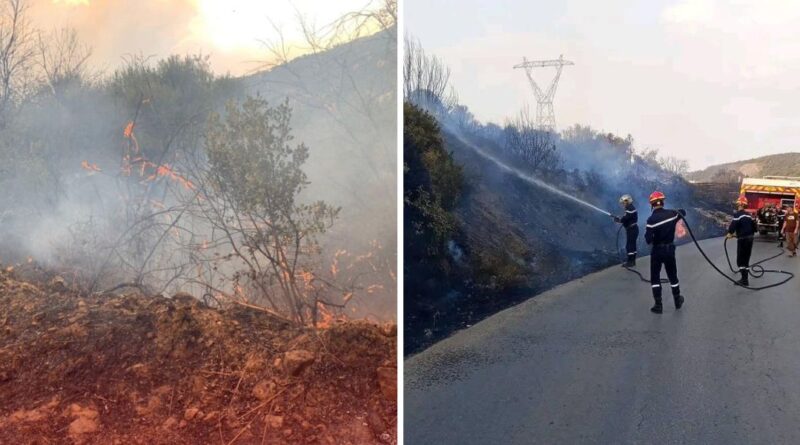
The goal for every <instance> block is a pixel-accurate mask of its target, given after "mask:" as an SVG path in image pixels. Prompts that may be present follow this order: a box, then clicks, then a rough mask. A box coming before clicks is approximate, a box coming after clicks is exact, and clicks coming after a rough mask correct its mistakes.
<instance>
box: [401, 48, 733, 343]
mask: <svg viewBox="0 0 800 445" xmlns="http://www.w3.org/2000/svg"><path fill="white" fill-rule="evenodd" d="M407 40H409V41H410V42H411V44H410V45H409V47H410V48H412V54H407V55H406V58H405V64H406V66H404V68H403V71H404V73H406V76H405V78H404V80H405V82H406V85H405V87H404V94H405V97H404V100H405V115H404V122H405V127H404V147H403V150H404V154H405V157H404V227H405V238H404V241H405V250H404V256H405V264H404V268H405V271H404V274H405V275H404V276H405V320H406V323H405V326H404V329H405V335H406V336H405V339H406V340H405V345H406V349H405V351H404V352H405V353H406V354H409V353H413V352H416V351H418V350H420V349H422V348H424V347H426V346H428V345H430V344H431V343H433V342H435V341H437V340H439V339H442V338H444V337H446V336H448V335H449V334H450V333H452V332H453V331H454V330H457V329H461V328H464V327H468V326H470V325H472V324H474V323H476V322H478V321H480V320H481V319H482V318H484V317H486V316H488V315H491V314H493V313H495V312H497V311H499V310H501V309H503V308H505V307H508V306H510V305H513V304H515V303H517V302H520V301H522V300H524V299H527V298H530V297H531V296H533V295H536V294H537V293H539V292H542V291H544V290H547V289H549V288H551V287H553V286H555V285H557V284H560V283H563V282H565V281H569V280H571V279H574V278H577V277H580V276H582V275H584V274H587V273H590V272H593V271H596V270H598V269H600V268H603V267H607V266H610V265H612V264H615V263H617V262H618V261H619V258H620V257H619V252H618V250H617V246H615V245H614V241H615V235H616V229H617V228H618V226H617V225H615V224H614V223H613V222H612V221H611V220H610V218H609V217H608V216H605V215H603V214H601V213H598V212H593V211H591V210H588V209H586V208H584V207H582V206H579V205H577V204H574V203H572V202H570V201H568V200H565V199H563V198H559V197H558V196H557V195H555V194H551V193H549V192H547V191H546V190H544V189H542V188H538V187H536V186H533V185H531V184H529V183H527V182H525V181H523V180H521V179H519V178H517V177H515V176H514V175H511V174H509V173H508V172H506V171H504V170H503V169H501V168H499V167H498V166H496V165H495V164H493V163H492V162H490V161H488V160H487V159H486V158H484V157H482V156H480V155H479V154H477V152H476V151H475V150H474V149H473V148H472V147H471V146H476V147H479V148H480V149H481V150H484V151H485V152H487V153H489V154H490V155H491V156H493V157H495V158H497V159H499V160H501V161H502V162H504V163H506V164H507V165H513V166H515V167H516V168H518V169H521V170H523V171H524V172H525V173H526V174H529V175H531V176H533V177H535V178H538V179H540V180H542V181H544V182H546V183H549V184H552V185H554V186H556V187H557V188H559V189H561V190H563V191H565V192H567V193H569V194H572V195H574V196H576V197H578V198H580V199H583V200H585V201H588V202H590V203H592V204H595V205H597V206H599V207H601V208H604V209H608V210H609V211H611V212H612V213H619V212H620V210H619V205H618V203H617V200H618V198H619V196H620V195H622V194H623V193H629V194H631V195H633V197H634V199H635V201H636V204H637V207H638V208H639V209H640V210H641V216H640V222H641V221H642V220H643V219H644V218H645V217H646V215H647V214H648V205H647V201H646V199H647V195H648V194H649V193H650V192H651V191H652V190H655V189H659V190H661V191H663V192H664V193H666V195H667V196H668V197H669V206H670V207H675V208H679V207H684V208H686V209H687V210H688V211H689V220H690V221H691V222H692V225H693V229H694V231H695V233H696V234H699V236H701V237H702V236H711V235H716V234H720V233H721V228H720V227H719V226H718V225H717V224H716V223H715V222H714V220H713V218H709V217H708V213H707V212H706V209H704V208H703V206H702V204H701V203H698V202H697V200H696V199H695V196H694V189H693V188H692V186H691V185H690V184H689V183H688V182H687V181H686V180H684V179H683V178H682V176H681V175H682V174H683V173H685V171H686V163H685V162H684V161H680V160H677V159H674V158H671V157H663V156H659V153H658V151H657V150H655V149H637V148H636V146H635V144H634V140H633V138H632V137H631V136H630V135H628V136H626V137H620V136H617V135H614V134H611V133H603V132H600V131H597V130H595V129H593V128H591V127H588V126H582V125H575V126H572V127H570V128H567V129H564V130H563V131H561V132H560V133H558V134H555V133H549V132H544V131H540V130H539V129H538V128H537V127H536V126H535V124H534V122H533V119H532V118H531V116H530V112H529V111H528V110H527V109H523V110H521V111H520V112H519V113H518V114H517V115H516V116H514V117H512V118H510V119H508V120H507V121H506V122H504V123H503V124H502V125H498V124H494V123H483V122H480V121H478V120H476V119H475V118H474V116H473V115H472V113H471V112H470V110H469V108H468V107H467V106H465V105H463V104H460V103H458V100H457V94H456V92H455V91H454V89H453V88H452V87H451V86H450V84H449V71H448V69H447V66H446V65H445V64H444V62H443V61H442V60H440V59H438V58H436V57H435V56H432V55H429V54H426V53H425V51H424V50H423V49H422V47H421V45H420V44H419V43H418V42H415V41H413V40H412V39H410V38H407ZM441 177H444V178H448V179H447V180H441V179H438V178H441ZM640 243H641V244H642V245H640V249H641V250H642V251H646V247H645V246H644V241H643V240H640Z"/></svg>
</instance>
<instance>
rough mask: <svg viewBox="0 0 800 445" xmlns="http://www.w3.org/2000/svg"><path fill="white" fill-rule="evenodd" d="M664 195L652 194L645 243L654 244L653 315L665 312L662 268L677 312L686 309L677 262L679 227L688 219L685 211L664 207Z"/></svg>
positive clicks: (651, 259)
mask: <svg viewBox="0 0 800 445" xmlns="http://www.w3.org/2000/svg"><path fill="white" fill-rule="evenodd" d="M665 198H666V197H665V196H664V194H663V193H661V192H659V191H655V192H653V193H652V194H650V206H651V207H652V209H653V213H652V214H651V215H650V217H649V218H647V226H646V229H645V232H644V240H645V241H646V242H647V244H649V245H651V246H652V248H651V250H650V285H651V287H652V289H653V299H654V300H655V304H654V305H653V307H652V308H650V311H651V312H654V313H656V314H660V313H662V312H663V311H664V307H663V306H662V304H661V266H662V265H663V266H664V269H666V270H667V278H669V284H670V287H671V289H672V298H673V300H674V301H675V309H680V308H681V306H683V300H684V299H683V296H682V295H681V287H680V284H679V283H678V265H677V264H676V262H675V243H674V241H675V227H676V226H677V224H678V221H680V220H681V219H682V218H683V217H684V216H686V211H685V210H683V209H679V210H671V209H665V208H664V199H665Z"/></svg>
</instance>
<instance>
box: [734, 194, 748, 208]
mask: <svg viewBox="0 0 800 445" xmlns="http://www.w3.org/2000/svg"><path fill="white" fill-rule="evenodd" d="M736 205H740V206H745V207H747V198H746V197H745V196H744V195H739V198H738V199H737V200H736Z"/></svg>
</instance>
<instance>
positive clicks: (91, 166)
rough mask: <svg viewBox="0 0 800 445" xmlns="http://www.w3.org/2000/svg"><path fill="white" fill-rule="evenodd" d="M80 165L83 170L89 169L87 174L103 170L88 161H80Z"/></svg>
mask: <svg viewBox="0 0 800 445" xmlns="http://www.w3.org/2000/svg"><path fill="white" fill-rule="evenodd" d="M81 167H82V168H83V169H84V170H87V171H89V175H93V174H95V173H97V172H101V171H103V170H101V169H100V167H98V166H97V164H90V163H89V161H81Z"/></svg>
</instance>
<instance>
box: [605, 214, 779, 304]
mask: <svg viewBox="0 0 800 445" xmlns="http://www.w3.org/2000/svg"><path fill="white" fill-rule="evenodd" d="M682 219H683V223H684V225H685V226H686V231H687V232H689V236H690V237H691V238H692V242H694V245H695V247H697V250H699V251H700V254H701V255H702V256H703V258H705V260H706V262H708V264H709V265H711V267H713V268H714V270H716V271H717V272H718V273H719V274H720V275H722V276H723V277H725V278H726V279H727V280H728V281H730V282H732V283H733V284H735V285H737V286H740V287H743V288H745V289H750V290H764V289H770V288H773V287H778V286H781V285H784V284H786V283H787V282H788V281H789V280H791V279H792V278H794V273H792V272H789V271H786V270H779V269H765V268H764V266H762V265H761V264H763V263H766V262H767V261H770V260H773V259H775V258H777V257H779V256H781V255H782V254H783V249H781V252H779V253H777V254H775V255H773V256H771V257H767V258H764V259H762V260H759V261H757V262H755V263H752V264H751V265H750V272H751V274H752V276H753V278H761V277H763V276H764V274H766V273H777V274H783V275H786V278H785V279H783V280H782V281H779V282H777V283H772V284H768V285H765V286H744V285H742V284H740V283H738V282H737V281H736V280H735V279H734V278H731V277H730V276H728V275H727V274H726V273H725V272H723V271H722V270H721V269H720V268H719V267H717V265H716V264H714V262H713V261H711V259H710V258H709V257H708V255H706V252H705V251H704V250H703V248H702V247H700V243H699V242H698V241H697V238H695V236H694V233H693V232H692V228H691V226H689V223H688V222H687V221H686V219H685V218H682ZM620 232H622V226H620V227H619V229H618V230H617V242H616V247H617V251H618V252H620V251H621V250H620V247H619V238H620ZM723 248H724V250H725V258H726V260H727V261H728V267H729V268H730V269H731V272H733V273H737V272H738V271H737V270H735V269H734V268H733V264H732V263H731V257H730V254H729V253H728V238H725V241H723ZM779 249H780V247H779ZM625 269H626V270H628V271H631V272H633V273H635V274H636V275H638V276H639V279H640V280H641V281H643V282H645V283H649V282H650V280H647V279H645V278H644V277H643V276H642V274H641V273H640V272H639V271H637V270H634V269H632V268H630V267H627V266H626V267H625ZM667 282H668V280H665V279H663V278H662V279H661V283H667Z"/></svg>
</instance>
